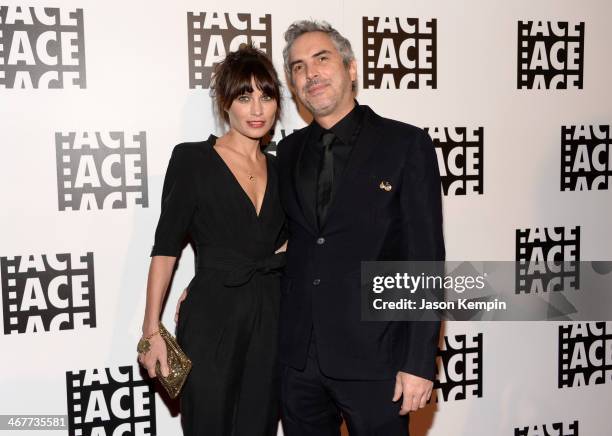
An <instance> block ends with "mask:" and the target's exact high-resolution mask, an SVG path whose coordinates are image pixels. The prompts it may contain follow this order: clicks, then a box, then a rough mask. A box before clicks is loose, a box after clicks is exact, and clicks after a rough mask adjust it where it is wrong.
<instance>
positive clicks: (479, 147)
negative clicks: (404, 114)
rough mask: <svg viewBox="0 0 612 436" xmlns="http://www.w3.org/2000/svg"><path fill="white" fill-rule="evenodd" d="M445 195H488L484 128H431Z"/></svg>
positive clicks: (430, 131) (430, 133)
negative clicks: (485, 186)
mask: <svg viewBox="0 0 612 436" xmlns="http://www.w3.org/2000/svg"><path fill="white" fill-rule="evenodd" d="M425 130H426V131H427V132H428V133H429V135H430V136H431V138H432V140H433V144H434V147H435V149H436V155H437V158H438V167H439V168H440V178H441V180H442V191H443V192H444V195H471V194H475V195H482V194H483V193H484V180H483V177H484V175H483V172H484V171H483V167H484V127H478V128H476V129H470V130H468V128H467V127H455V128H450V127H431V128H426V129H425Z"/></svg>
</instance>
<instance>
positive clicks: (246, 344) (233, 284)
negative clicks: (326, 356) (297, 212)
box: [151, 135, 285, 436]
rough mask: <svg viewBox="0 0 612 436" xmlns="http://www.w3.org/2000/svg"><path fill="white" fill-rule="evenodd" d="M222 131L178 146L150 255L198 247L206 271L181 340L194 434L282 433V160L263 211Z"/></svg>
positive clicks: (271, 172)
mask: <svg viewBox="0 0 612 436" xmlns="http://www.w3.org/2000/svg"><path fill="white" fill-rule="evenodd" d="M216 139H217V138H216V137H215V136H213V135H211V136H210V137H209V138H208V140H206V141H204V142H197V143H184V144H179V145H177V146H176V147H175V148H174V150H173V152H172V157H171V159H170V163H169V165H168V170H167V172H166V178H165V180H164V187H163V193H162V209H161V216H160V218H159V222H158V225H157V230H156V232H155V245H154V246H153V250H152V252H151V256H157V255H161V256H179V254H180V253H181V250H182V248H183V246H184V241H185V240H186V239H187V238H190V239H191V240H192V241H193V242H194V243H195V245H196V258H197V272H196V275H195V277H194V278H193V280H192V281H191V283H190V284H189V291H188V294H187V299H186V300H185V301H184V302H183V303H182V305H181V309H180V314H179V322H178V326H177V339H178V342H179V344H180V345H181V347H182V348H183V350H184V351H185V353H186V354H187V355H188V356H189V357H190V358H191V360H192V362H193V368H192V370H191V373H190V374H189V376H188V378H187V381H186V383H185V386H184V387H183V390H182V392H181V414H182V418H181V419H182V424H183V431H184V433H185V435H189V436H192V435H193V436H195V435H197V436H208V435H219V436H230V435H231V436H241V435H248V436H257V435H276V431H277V424H278V396H277V394H278V392H277V390H278V388H277V366H276V365H277V363H276V352H277V324H278V310H279V299H280V291H279V277H278V273H279V269H280V268H281V267H282V265H283V262H284V254H278V255H274V251H275V250H276V249H277V248H279V247H280V246H281V245H282V244H283V243H284V239H285V230H284V229H285V226H284V223H285V215H284V213H283V210H282V208H281V205H280V201H279V196H278V176H277V172H276V168H275V162H274V160H275V158H274V157H273V156H270V155H266V156H267V157H266V159H267V173H268V182H267V186H266V191H265V197H264V199H263V204H262V206H261V210H260V214H259V216H257V214H256V211H255V207H254V206H253V203H252V202H251V200H250V199H249V197H248V196H247V194H246V192H245V191H244V190H243V189H242V187H241V186H240V184H239V183H238V181H237V179H236V178H235V177H234V175H233V174H232V172H231V171H230V169H229V168H228V167H227V165H226V164H225V162H224V161H223V160H222V158H221V156H220V155H219V154H218V153H217V151H216V150H215V149H214V148H213V145H214V143H215V141H216Z"/></svg>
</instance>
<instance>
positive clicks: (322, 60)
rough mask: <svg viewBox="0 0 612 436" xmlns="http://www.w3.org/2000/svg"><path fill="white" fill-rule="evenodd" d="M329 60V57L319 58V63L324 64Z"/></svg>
mask: <svg viewBox="0 0 612 436" xmlns="http://www.w3.org/2000/svg"><path fill="white" fill-rule="evenodd" d="M328 59H329V58H328V57H327V56H319V61H321V62H324V61H326V60H328Z"/></svg>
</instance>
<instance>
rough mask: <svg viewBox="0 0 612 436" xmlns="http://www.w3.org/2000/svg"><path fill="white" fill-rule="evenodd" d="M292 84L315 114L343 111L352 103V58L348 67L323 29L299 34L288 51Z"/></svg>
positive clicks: (353, 63) (354, 65)
mask: <svg viewBox="0 0 612 436" xmlns="http://www.w3.org/2000/svg"><path fill="white" fill-rule="evenodd" d="M289 68H290V70H291V78H292V85H293V87H294V89H295V92H296V94H297V97H298V98H299V99H300V101H301V102H302V103H303V104H304V106H306V108H308V110H309V111H310V112H312V114H313V115H314V116H315V117H322V116H327V115H333V114H334V113H340V112H343V111H346V110H347V108H350V107H352V105H353V91H352V88H351V87H352V82H353V81H354V80H356V78H357V67H356V64H355V61H354V60H353V61H351V62H350V64H349V65H348V67H346V66H345V65H344V63H343V62H342V56H341V55H340V52H339V51H338V50H337V49H336V46H335V45H334V43H333V42H332V40H331V38H330V37H329V36H328V35H327V34H326V33H323V32H308V33H304V34H303V35H301V36H299V37H298V38H297V39H296V40H295V41H294V42H293V45H292V47H291V50H290V53H289Z"/></svg>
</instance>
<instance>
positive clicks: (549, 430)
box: [514, 420, 580, 436]
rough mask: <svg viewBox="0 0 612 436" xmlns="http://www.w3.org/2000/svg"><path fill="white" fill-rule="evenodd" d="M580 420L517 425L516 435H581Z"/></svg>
mask: <svg viewBox="0 0 612 436" xmlns="http://www.w3.org/2000/svg"><path fill="white" fill-rule="evenodd" d="M578 427H579V425H578V420H574V421H572V422H570V423H565V422H554V423H552V424H541V425H539V424H538V425H532V426H528V427H516V428H515V429H514V436H580V435H579V433H578V431H579V429H578Z"/></svg>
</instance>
